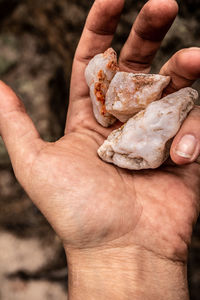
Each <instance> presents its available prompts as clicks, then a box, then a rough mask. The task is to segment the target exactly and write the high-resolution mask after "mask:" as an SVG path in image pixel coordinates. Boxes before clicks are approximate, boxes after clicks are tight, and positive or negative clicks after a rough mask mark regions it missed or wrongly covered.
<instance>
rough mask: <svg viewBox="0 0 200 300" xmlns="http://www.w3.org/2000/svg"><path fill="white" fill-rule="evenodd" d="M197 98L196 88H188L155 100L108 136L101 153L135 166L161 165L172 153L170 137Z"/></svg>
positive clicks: (123, 164) (123, 165)
mask: <svg viewBox="0 0 200 300" xmlns="http://www.w3.org/2000/svg"><path fill="white" fill-rule="evenodd" d="M197 98H198V93H197V91H196V90H194V89H192V88H184V89H181V90H179V91H178V92H176V93H173V94H170V95H168V96H166V97H164V98H162V99H161V100H158V101H155V102H152V103H151V104H149V105H148V106H147V108H146V109H145V110H142V111H140V112H139V113H138V114H137V115H135V116H134V117H132V118H130V119H129V120H128V122H127V123H126V124H125V125H123V126H122V127H121V128H119V129H117V130H114V131H113V132H112V133H111V134H110V135H109V136H108V139H107V140H106V141H105V142H104V143H103V145H102V146H101V147H100V148H99V149H98V154H99V156H100V157H101V158H102V159H103V160H105V161H107V162H110V163H113V164H115V165H117V166H119V167H121V168H126V169H131V170H140V169H148V168H152V169H154V168H157V167H159V166H160V165H161V164H162V163H163V162H164V161H165V160H166V158H167V157H168V155H169V151H168V148H169V147H167V146H168V144H169V142H170V140H171V139H172V138H173V137H174V136H175V135H176V133H177V131H178V130H179V128H180V126H181V124H182V122H183V121H184V119H185V118H186V116H187V114H188V113H189V111H190V110H191V109H192V108H193V106H194V101H195V100H196V99H197Z"/></svg>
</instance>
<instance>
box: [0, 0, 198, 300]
mask: <svg viewBox="0 0 200 300" xmlns="http://www.w3.org/2000/svg"><path fill="white" fill-rule="evenodd" d="M92 2H93V1H91V0H89V1H84V0H73V1H69V0H50V1H40V0H34V1H32V0H21V1H20V0H9V1H6V0H0V76H1V77H0V78H1V79H2V80H4V81H5V82H7V83H8V84H9V85H11V86H12V88H13V89H14V90H15V91H16V92H17V94H18V95H20V97H21V99H22V100H23V102H24V103H25V106H26V108H27V110H28V113H29V114H30V115H31V117H32V119H33V121H34V122H35V124H36V126H37V128H38V130H39V132H40V134H41V135H42V137H43V138H44V139H45V140H48V141H53V140H56V139H57V138H59V137H60V136H61V135H62V133H63V129H64V123H65V115H66V111H67V99H68V92H69V78H70V70H71V64H72V58H73V54H74V51H75V48H76V45H77V42H78V39H79V37H80V33H81V30H82V27H83V25H84V22H85V18H86V15H87V13H88V10H89V7H90V6H91V4H92ZM135 2H136V1H134V3H135ZM139 2H140V4H133V1H131V0H127V1H126V7H125V10H124V15H123V17H122V19H121V23H120V25H119V27H118V30H117V35H116V37H115V39H114V42H113V47H114V48H115V49H116V50H117V51H119V49H120V48H121V46H122V44H123V42H124V41H125V40H126V38H127V35H128V32H129V30H130V28H131V24H132V22H133V20H134V18H135V16H136V13H137V11H138V10H139V9H140V7H141V5H142V3H144V2H145V1H138V3H139ZM199 17H200V7H199V1H198V0H187V1H186V0H185V1H184V0H182V1H181V3H180V13H179V17H178V18H177V20H176V21H175V23H174V25H173V27H172V29H171V30H170V32H169V34H168V35H167V37H166V39H165V41H164V43H163V45H162V48H161V51H160V52H159V53H158V54H157V56H156V59H155V61H154V65H153V68H152V71H153V72H157V71H158V70H159V68H160V66H161V65H162V64H163V63H164V62H165V61H166V60H167V59H168V58H169V57H170V55H172V54H173V53H174V52H175V51H177V50H179V49H181V48H183V47H190V46H200V36H199V24H198V20H199ZM195 87H196V88H197V89H198V90H199V91H200V83H199V82H197V83H196V84H195ZM199 227H200V225H199V224H197V226H196V228H195V234H194V237H193V242H192V247H191V255H190V262H189V280H190V291H191V299H192V300H197V299H199V296H198V295H199V292H200V239H199ZM0 282H1V284H0V299H2V300H18V299H19V300H23V299H29V300H33V299H37V300H40V299H41V300H50V299H59V300H62V299H67V290H66V283H67V268H66V260H65V255H64V252H63V249H62V246H61V243H60V241H59V239H58V238H57V237H56V236H55V234H54V232H53V231H52V229H51V228H50V226H49V225H48V223H47V222H46V220H45V219H44V218H43V216H42V215H41V214H40V212H39V211H38V210H37V208H36V207H35V206H34V205H33V204H32V202H31V201H30V200H29V198H28V197H27V195H26V194H25V193H24V191H23V190H22V188H21V187H20V186H19V184H18V183H17V182H16V179H15V177H14V174H13V171H12V168H11V165H10V161H9V158H8V155H7V152H6V150H5V148H4V146H3V143H2V142H1V141H0Z"/></svg>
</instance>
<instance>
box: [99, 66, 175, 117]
mask: <svg viewBox="0 0 200 300" xmlns="http://www.w3.org/2000/svg"><path fill="white" fill-rule="evenodd" d="M169 82H170V77H169V76H162V75H158V74H133V73H127V72H118V73H117V74H116V75H115V76H114V78H113V79H112V81H111V83H110V85H109V89H108V91H107V94H106V103H105V104H106V110H107V112H109V113H110V114H112V115H114V116H115V117H116V118H117V119H119V120H120V121H121V122H126V121H127V120H128V119H129V118H130V117H132V116H133V115H135V114H136V113H137V112H139V111H141V110H142V109H144V108H146V107H147V105H148V104H149V103H151V102H152V101H155V100H159V99H160V97H161V95H162V91H163V89H164V88H165V87H166V86H167V85H168V84H169Z"/></svg>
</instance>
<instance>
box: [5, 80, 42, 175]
mask: <svg viewBox="0 0 200 300" xmlns="http://www.w3.org/2000/svg"><path fill="white" fill-rule="evenodd" d="M0 134H1V137H2V139H3V141H4V143H5V145H6V148H7V150H8V153H9V156H10V158H11V161H12V165H13V168H14V170H15V172H16V173H20V171H21V172H22V173H23V170H24V166H25V165H26V167H27V168H28V166H29V165H31V163H32V160H33V159H34V157H35V155H36V153H37V151H39V150H40V148H41V147H42V144H43V143H44V142H42V141H41V140H40V137H39V134H38V132H37V130H36V128H35V127H34V125H33V123H32V121H31V119H30V118H29V116H28V115H27V114H26V112H25V109H24V106H23V104H22V102H21V101H20V100H19V99H18V98H17V96H16V95H15V93H14V92H13V91H12V90H11V89H10V88H9V87H8V86H7V85H5V84H4V83H3V82H2V81H0ZM17 177H18V176H17ZM18 179H19V178H18Z"/></svg>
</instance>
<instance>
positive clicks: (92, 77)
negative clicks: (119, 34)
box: [85, 48, 119, 127]
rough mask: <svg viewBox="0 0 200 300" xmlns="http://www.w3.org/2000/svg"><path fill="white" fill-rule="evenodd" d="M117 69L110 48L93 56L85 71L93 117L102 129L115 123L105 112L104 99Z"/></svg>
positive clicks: (114, 54)
mask: <svg viewBox="0 0 200 300" xmlns="http://www.w3.org/2000/svg"><path fill="white" fill-rule="evenodd" d="M118 69H119V68H118V65H117V54H116V52H115V51H114V50H113V49H112V48H109V49H108V50H107V51H105V52H104V53H101V54H97V55H96V56H94V58H93V59H91V61H90V62H89V64H88V66H87V67H86V70H85V78H86V82H87V84H88V86H89V88H90V97H91V100H92V105H93V112H94V116H95V118H96V120H97V121H98V122H99V123H100V124H101V125H102V126H104V127H108V126H110V125H112V124H113V123H114V122H115V121H116V118H115V117H114V116H112V115H111V114H109V113H108V112H107V111H106V108H105V97H106V93H107V90H108V87H109V84H110V82H111V80H112V78H113V77H114V75H115V74H116V72H117V71H118Z"/></svg>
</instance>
